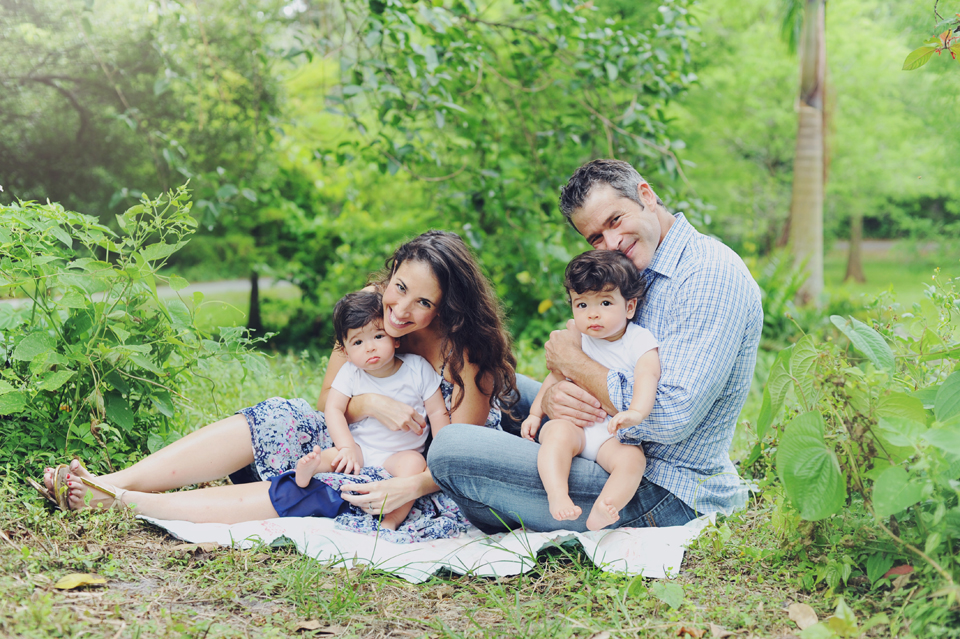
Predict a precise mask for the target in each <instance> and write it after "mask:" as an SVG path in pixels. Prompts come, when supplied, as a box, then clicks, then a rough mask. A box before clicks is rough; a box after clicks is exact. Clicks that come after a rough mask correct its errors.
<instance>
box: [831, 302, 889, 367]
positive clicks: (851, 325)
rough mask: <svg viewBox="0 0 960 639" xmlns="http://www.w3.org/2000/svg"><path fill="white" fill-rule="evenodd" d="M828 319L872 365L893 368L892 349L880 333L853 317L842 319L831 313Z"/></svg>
mask: <svg viewBox="0 0 960 639" xmlns="http://www.w3.org/2000/svg"><path fill="white" fill-rule="evenodd" d="M830 321H831V322H833V325H834V326H836V327H837V328H838V329H840V332H841V333H843V334H844V335H846V336H847V338H849V340H850V342H851V343H852V344H853V347H854V348H856V349H857V350H858V351H860V352H861V353H863V354H864V355H865V356H866V357H867V359H869V360H870V361H871V362H873V365H874V366H876V367H877V368H884V369H887V370H892V369H893V367H894V359H893V351H891V350H890V346H889V345H888V344H887V342H886V340H884V339H883V336H882V335H880V333H878V332H876V331H875V330H873V329H872V328H870V327H869V326H867V325H866V324H864V323H863V322H861V321H860V320H858V319H856V318H854V317H851V318H849V319H844V318H842V317H840V316H839V315H832V316H831V317H830Z"/></svg>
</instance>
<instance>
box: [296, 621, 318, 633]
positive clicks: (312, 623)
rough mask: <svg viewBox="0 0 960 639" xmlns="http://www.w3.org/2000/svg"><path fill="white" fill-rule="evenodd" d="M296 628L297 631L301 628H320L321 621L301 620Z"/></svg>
mask: <svg viewBox="0 0 960 639" xmlns="http://www.w3.org/2000/svg"><path fill="white" fill-rule="evenodd" d="M294 630H295V631H297V632H300V631H301V630H320V621H319V620H317V619H309V620H307V621H301V622H299V623H297V627H296V628H294Z"/></svg>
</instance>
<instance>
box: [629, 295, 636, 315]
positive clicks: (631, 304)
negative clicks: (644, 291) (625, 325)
mask: <svg viewBox="0 0 960 639" xmlns="http://www.w3.org/2000/svg"><path fill="white" fill-rule="evenodd" d="M636 312H637V298H635V297H634V298H632V299H629V300H627V319H633V316H634V315H635V314H636Z"/></svg>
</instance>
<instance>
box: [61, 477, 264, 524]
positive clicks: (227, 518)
mask: <svg viewBox="0 0 960 639" xmlns="http://www.w3.org/2000/svg"><path fill="white" fill-rule="evenodd" d="M101 483H102V482H101ZM79 486H83V484H81V483H80V482H78V481H74V482H72V485H71V486H70V504H71V506H72V507H73V508H74V509H77V508H84V507H85V504H84V501H85V498H84V492H86V491H90V493H91V496H92V499H91V503H92V502H97V503H100V504H103V505H104V506H106V507H109V505H112V501H113V500H112V499H111V498H110V496H109V495H105V494H103V493H101V492H100V491H99V490H97V489H96V488H88V487H86V486H84V488H85V489H86V490H85V491H80V490H76V488H78V487H79ZM269 491H270V482H268V481H261V482H255V483H252V484H238V485H230V486H214V487H213V488H200V489H198V490H185V491H181V492H176V493H144V492H138V491H133V490H128V491H127V492H125V493H122V494H121V496H120V499H121V502H122V504H123V505H124V506H126V507H133V510H134V512H135V513H136V514H138V515H146V516H147V517H155V518H157V519H172V520H181V521H192V522H194V523H197V524H206V523H219V524H236V523H240V522H242V521H258V520H261V519H274V518H276V517H279V515H278V514H277V511H276V510H274V508H273V504H271V503H270V494H269ZM108 504H109V505H108Z"/></svg>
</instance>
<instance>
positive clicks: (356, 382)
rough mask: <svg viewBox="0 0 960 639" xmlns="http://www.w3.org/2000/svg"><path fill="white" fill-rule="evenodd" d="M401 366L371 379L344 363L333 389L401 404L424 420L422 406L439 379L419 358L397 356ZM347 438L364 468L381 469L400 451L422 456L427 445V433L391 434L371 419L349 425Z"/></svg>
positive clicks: (403, 432) (436, 386) (348, 363)
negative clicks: (352, 442)
mask: <svg viewBox="0 0 960 639" xmlns="http://www.w3.org/2000/svg"><path fill="white" fill-rule="evenodd" d="M396 357H397V359H399V360H401V361H402V362H403V364H402V365H401V366H400V368H399V369H397V372H396V373H394V374H393V375H391V376H390V377H374V376H373V375H371V374H370V373H367V372H364V371H362V370H360V369H359V368H357V367H356V366H354V365H353V364H351V363H350V362H346V363H344V365H343V367H341V368H340V371H339V372H338V373H337V376H336V377H335V378H334V380H333V385H332V388H334V389H336V390H338V391H339V392H341V393H343V394H344V395H346V396H347V397H353V396H355V395H363V394H364V393H375V394H377V395H385V396H387V397H390V398H391V399H395V400H397V401H399V402H403V403H404V404H406V405H407V406H410V407H412V408H413V409H414V410H415V411H417V413H419V414H420V415H421V416H423V417H426V414H427V409H426V407H425V406H424V402H425V401H426V400H428V399H430V397H432V396H433V394H434V393H435V392H437V389H438V388H440V382H441V380H442V378H441V377H440V375H438V374H437V371H435V370H434V369H433V366H431V365H430V364H429V362H427V360H425V359H423V358H422V357H420V356H419V355H413V354H410V353H404V354H398V355H397V356H396ZM350 434H351V435H353V439H354V440H355V441H356V442H357V445H358V446H359V447H360V451H361V452H362V453H363V465H364V466H383V462H385V461H386V460H387V458H388V457H390V455H393V454H394V453H399V452H400V451H402V450H415V451H417V452H418V453H422V452H423V449H424V447H426V444H427V437H428V435H429V432H428V430H427V429H426V428H425V429H424V430H423V433H421V434H420V435H417V434H416V433H414V432H412V431H409V430H399V431H393V430H390V429H389V428H387V427H386V426H384V425H383V424H381V423H380V422H378V421H377V420H375V419H374V418H372V417H365V418H363V419H361V420H360V421H359V422H356V423H354V424H350Z"/></svg>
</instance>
